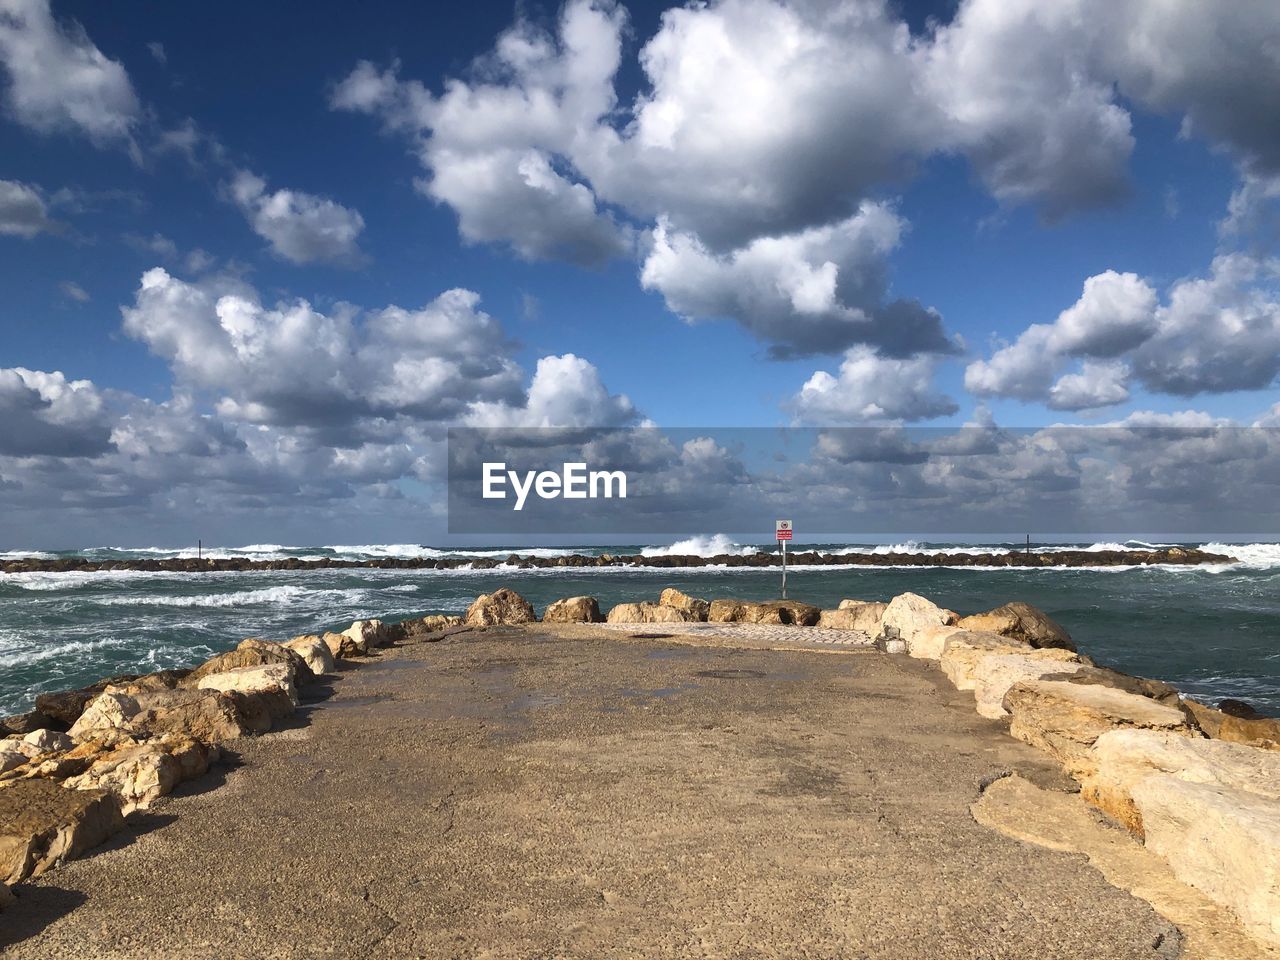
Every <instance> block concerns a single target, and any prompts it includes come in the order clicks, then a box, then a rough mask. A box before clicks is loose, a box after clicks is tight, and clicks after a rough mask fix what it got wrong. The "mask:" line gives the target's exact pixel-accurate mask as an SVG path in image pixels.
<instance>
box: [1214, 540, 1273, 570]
mask: <svg viewBox="0 0 1280 960" xmlns="http://www.w3.org/2000/svg"><path fill="white" fill-rule="evenodd" d="M1201 549H1203V550H1207V551H1208V552H1209V553H1225V554H1226V555H1227V556H1229V557H1235V558H1236V559H1237V560H1238V561H1240V562H1239V563H1238V564H1235V565H1234V566H1236V567H1248V568H1250V569H1251V570H1267V569H1270V568H1272V567H1280V543H1206V544H1205V545H1204V547H1202V548H1201Z"/></svg>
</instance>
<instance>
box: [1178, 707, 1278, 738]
mask: <svg viewBox="0 0 1280 960" xmlns="http://www.w3.org/2000/svg"><path fill="white" fill-rule="evenodd" d="M1224 702H1226V701H1224ZM1237 702H1239V701H1237ZM1182 708H1183V710H1185V711H1186V712H1187V713H1188V714H1190V716H1191V719H1192V720H1193V721H1194V722H1195V725H1196V726H1197V727H1199V728H1200V730H1201V731H1202V732H1203V733H1204V735H1205V736H1206V737H1212V738H1213V739H1214V740H1225V741H1226V742H1228V743H1246V744H1249V745H1250V746H1253V747H1261V748H1262V749H1264V750H1280V720H1276V719H1274V718H1272V717H1264V716H1263V715H1262V714H1260V713H1258V712H1257V711H1256V710H1253V709H1252V708H1250V709H1249V713H1250V714H1252V716H1243V717H1242V716H1240V715H1239V713H1240V712H1243V711H1239V712H1237V713H1235V714H1231V713H1227V712H1226V711H1225V710H1215V709H1213V708H1212V707H1206V706H1205V705H1204V704H1203V703H1200V702H1199V701H1197V700H1191V699H1187V700H1184V701H1182Z"/></svg>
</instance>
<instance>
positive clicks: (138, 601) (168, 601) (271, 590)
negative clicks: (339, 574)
mask: <svg viewBox="0 0 1280 960" xmlns="http://www.w3.org/2000/svg"><path fill="white" fill-rule="evenodd" d="M367 594H368V591H367V590H363V589H352V590H312V589H308V588H307V587H299V586H280V587H263V588H262V589H259V590H237V591H236V592H234V593H213V594H206V595H204V596H190V595H184V596H164V595H158V596H157V595H150V596H148V595H142V596H130V597H103V598H101V599H97V600H95V601H94V602H95V603H100V604H104V605H106V606H121V607H130V606H146V607H245V606H256V605H263V604H277V603H292V604H296V603H299V602H304V601H305V602H309V603H329V602H333V603H339V602H346V601H351V600H354V599H356V598H357V597H360V598H363V597H365V596H366V595H367Z"/></svg>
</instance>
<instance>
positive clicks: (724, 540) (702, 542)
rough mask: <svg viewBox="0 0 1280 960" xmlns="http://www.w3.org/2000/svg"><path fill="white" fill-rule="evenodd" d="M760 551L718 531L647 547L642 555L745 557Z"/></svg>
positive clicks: (642, 551)
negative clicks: (662, 545) (723, 555)
mask: <svg viewBox="0 0 1280 960" xmlns="http://www.w3.org/2000/svg"><path fill="white" fill-rule="evenodd" d="M759 552H760V548H759V547H750V546H744V545H742V544H741V543H735V542H734V541H733V540H730V539H729V538H728V537H726V536H725V535H724V534H723V533H717V534H714V535H712V536H706V535H700V536H696V537H690V538H689V539H688V540H677V541H676V542H675V543H673V544H671V545H670V546H666V547H645V548H644V549H643V550H641V551H640V556H642V557H716V556H719V555H721V554H728V555H730V556H735V557H743V556H746V555H748V554H752V553H759Z"/></svg>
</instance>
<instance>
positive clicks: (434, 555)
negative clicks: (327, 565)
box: [321, 543, 573, 560]
mask: <svg viewBox="0 0 1280 960" xmlns="http://www.w3.org/2000/svg"><path fill="white" fill-rule="evenodd" d="M321 549H324V550H331V551H333V553H334V554H335V555H336V556H338V557H341V558H343V559H353V560H371V559H377V558H380V557H387V558H392V559H403V560H440V559H443V558H445V557H509V556H511V555H512V554H513V553H518V554H520V556H522V557H567V556H569V555H570V554H572V553H573V551H572V550H566V549H562V548H558V547H514V548H511V549H503V550H481V549H477V548H471V549H467V548H464V547H459V548H457V549H451V550H441V549H439V548H438V547H421V546H418V545H417V544H413V543H365V544H355V545H343V544H336V545H329V546H325V547H323V548H321Z"/></svg>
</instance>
